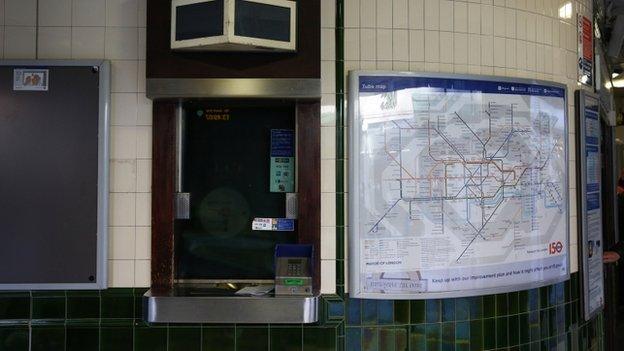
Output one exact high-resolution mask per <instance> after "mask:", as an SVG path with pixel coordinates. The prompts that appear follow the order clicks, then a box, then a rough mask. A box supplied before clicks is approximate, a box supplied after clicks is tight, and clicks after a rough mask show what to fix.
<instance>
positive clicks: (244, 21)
mask: <svg viewBox="0 0 624 351" xmlns="http://www.w3.org/2000/svg"><path fill="white" fill-rule="evenodd" d="M234 13H235V22H234V33H235V34H236V35H239V36H243V37H251V38H260V39H270V40H278V41H285V42H289V41H290V8H287V7H280V6H273V5H267V4H260V3H257V2H252V1H245V0H236V10H235V11H234Z"/></svg>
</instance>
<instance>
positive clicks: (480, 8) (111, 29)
mask: <svg viewBox="0 0 624 351" xmlns="http://www.w3.org/2000/svg"><path fill="white" fill-rule="evenodd" d="M146 1H147V0H0V57H3V58H7V59H9V58H11V59H13V58H21V59H32V58H39V59H47V58H54V59H69V58H76V59H78V58H91V59H101V58H106V59H109V60H111V61H112V67H113V72H112V118H111V119H112V127H111V182H110V223H109V224H110V242H109V269H110V270H109V272H110V278H109V283H110V286H113V287H121V286H149V267H150V223H151V220H150V197H151V194H150V188H151V184H150V180H151V124H152V115H151V102H150V100H148V99H147V98H145V78H144V77H145V9H146ZM565 2H566V1H563V0H472V1H460V0H456V1H450V0H345V11H344V12H345V27H346V28H345V59H346V62H345V71H346V72H348V71H349V70H351V69H380V70H413V71H430V72H455V73H471V74H488V75H493V74H494V75H499V76H509V77H525V78H539V79H545V80H552V81H557V82H562V83H565V84H567V85H568V89H569V94H570V95H569V96H570V97H571V96H572V92H573V90H574V89H576V88H577V84H576V41H575V38H576V37H575V33H576V27H575V19H576V14H577V13H578V12H579V11H580V12H582V13H585V14H590V9H589V8H588V6H589V3H590V1H589V0H574V1H573V4H574V6H573V8H574V13H573V14H572V18H571V19H560V18H558V10H559V7H560V6H562V5H563V4H564V3H565ZM321 11H322V18H321V26H322V29H321V39H322V41H321V50H322V53H321V60H322V62H321V76H322V93H323V94H322V107H321V109H322V111H321V126H322V127H321V128H322V132H321V144H322V152H321V158H322V160H321V177H322V179H321V191H322V194H321V201H322V208H321V213H322V218H321V233H322V234H321V235H322V241H321V259H322V264H321V278H322V287H321V290H322V292H323V293H333V292H335V277H336V264H335V259H336V249H335V243H336V227H335V224H336V200H335V199H336V196H335V174H336V168H335V157H336V156H335V140H336V138H335V137H336V131H335V125H336V115H335V111H336V106H335V101H336V97H335V92H336V89H335V85H336V70H335V61H334V60H335V52H336V51H335V0H321ZM569 101H570V116H573V115H574V114H573V101H572V99H571V98H570V99H569ZM570 120H572V118H570ZM570 141H571V142H570V143H571V146H572V149H571V152H570V159H571V164H570V170H571V171H574V169H575V161H574V154H575V153H574V125H573V124H571V125H570ZM570 184H571V186H575V184H576V181H575V176H574V174H571V176H570ZM570 200H571V209H572V218H571V238H572V242H571V257H572V258H573V270H576V269H577V268H576V266H577V264H576V261H575V258H576V254H575V252H576V249H577V243H576V206H575V201H576V200H575V197H574V191H571V199H570ZM345 213H346V211H345Z"/></svg>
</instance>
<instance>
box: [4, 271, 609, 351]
mask: <svg viewBox="0 0 624 351" xmlns="http://www.w3.org/2000/svg"><path fill="white" fill-rule="evenodd" d="M144 292H145V289H108V290H104V291H101V292H99V291H53V292H43V291H29V292H5V293H0V351H27V350H32V351H38V350H42V351H44V350H45V351H56V350H60V351H74V350H80V351H90V350H94V351H98V350H99V351H109V350H111V351H126V350H127V351H159V350H162V351H194V350H196V351H222V350H232V351H247V350H250V351H251V350H253V351H257V350H258V351H259V350H265V351H267V350H271V351H281V350H288V351H291V350H297V351H326V350H327V351H329V350H337V351H345V350H346V351H356V350H357V351H359V350H364V351H446V350H456V351H460V350H461V351H463V350H466V351H468V350H470V351H475V350H510V351H511V350H519V351H523V350H527V351H535V350H539V351H543V350H549V351H550V350H553V351H554V350H557V351H560V350H571V351H574V350H592V351H593V350H596V351H599V350H602V349H603V347H602V344H603V340H602V339H603V319H602V316H598V317H597V318H595V319H594V320H592V321H589V322H585V321H583V318H582V311H581V301H580V299H579V286H578V274H573V275H572V279H571V280H570V281H568V282H565V283H561V284H557V285H553V286H548V287H544V288H539V289H533V290H528V291H521V292H514V293H507V294H498V295H487V296H479V297H470V298H457V299H441V300H411V301H400V300H395V301H392V300H360V299H349V298H345V299H343V298H341V297H340V296H339V295H328V296H323V299H322V303H321V307H322V308H321V311H320V322H319V323H318V324H315V325H305V326H304V325H275V324H271V325H268V324H267V325H210V324H204V325H200V324H188V325H173V324H172V325H149V324H146V323H145V322H143V321H142V300H141V296H142V295H143V293H144Z"/></svg>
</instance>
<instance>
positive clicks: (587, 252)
mask: <svg viewBox="0 0 624 351" xmlns="http://www.w3.org/2000/svg"><path fill="white" fill-rule="evenodd" d="M574 98H575V105H576V113H577V118H576V121H577V130H578V144H577V145H578V150H577V154H578V160H579V174H580V177H579V182H580V183H579V190H580V192H581V194H582V196H581V198H580V199H579V209H580V214H579V217H578V219H579V228H580V230H581V236H580V239H581V245H580V249H581V251H580V263H581V269H582V270H583V305H584V314H585V319H586V320H589V319H591V318H593V317H594V316H595V315H596V314H597V313H598V312H600V311H601V310H602V308H603V307H604V275H603V263H602V252H603V249H604V247H603V246H604V245H603V240H602V188H601V185H600V183H601V180H602V170H601V168H602V162H601V152H600V138H601V132H600V100H599V99H598V96H596V95H594V94H592V93H589V92H587V91H582V90H578V91H576V94H575V96H574Z"/></svg>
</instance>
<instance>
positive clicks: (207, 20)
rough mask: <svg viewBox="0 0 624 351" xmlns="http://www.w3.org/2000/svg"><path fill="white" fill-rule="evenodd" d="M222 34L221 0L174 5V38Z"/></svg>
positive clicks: (185, 38)
mask: <svg viewBox="0 0 624 351" xmlns="http://www.w3.org/2000/svg"><path fill="white" fill-rule="evenodd" d="M219 35H223V0H214V1H207V2H200V3H197V4H190V5H184V6H178V7H176V40H188V39H198V38H205V37H214V36H219Z"/></svg>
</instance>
